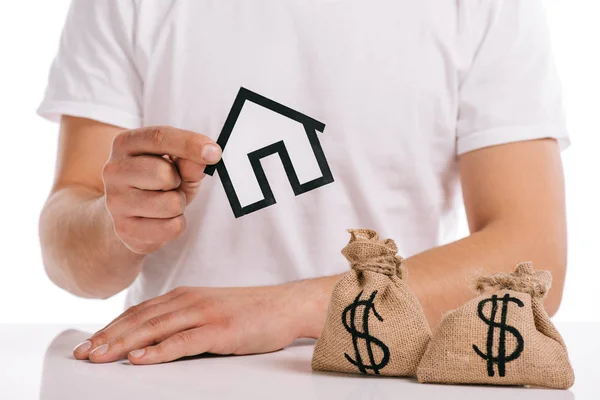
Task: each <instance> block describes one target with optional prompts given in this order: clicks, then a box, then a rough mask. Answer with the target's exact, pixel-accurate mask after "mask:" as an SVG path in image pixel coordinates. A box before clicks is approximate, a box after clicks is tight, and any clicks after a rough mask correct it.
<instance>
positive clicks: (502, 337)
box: [473, 293, 523, 376]
mask: <svg viewBox="0 0 600 400" xmlns="http://www.w3.org/2000/svg"><path fill="white" fill-rule="evenodd" d="M498 301H500V302H501V303H502V310H501V312H500V322H496V314H497V313H498ZM490 302H491V303H492V310H491V313H490V317H489V318H487V317H486V316H485V315H484V313H483V309H484V307H485V305H486V304H487V303H490ZM510 302H513V303H515V304H516V305H517V306H519V307H523V302H522V301H521V300H519V299H517V298H516V297H510V294H508V293H506V294H505V295H504V297H501V298H498V296H496V295H493V296H492V297H490V298H488V299H484V300H481V301H480V302H479V304H478V305H477V314H478V315H479V318H481V319H482V320H483V322H485V323H486V324H487V325H489V329H488V334H487V342H486V350H487V352H486V353H484V352H482V351H481V350H479V348H478V347H477V346H476V345H473V350H475V352H476V353H477V355H479V357H481V358H483V359H484V360H487V372H488V376H494V364H498V375H499V376H504V375H505V373H506V363H508V362H511V361H514V360H516V359H517V358H519V356H520V355H521V352H522V351H523V336H521V333H520V332H519V331H518V330H517V329H516V328H515V327H514V326H510V325H506V314H507V312H508V303H510ZM496 328H498V329H500V332H499V335H498V345H497V346H495V343H494V339H495V336H494V331H495V329H496ZM506 332H509V333H510V334H512V335H513V336H514V337H515V339H516V341H517V346H516V348H515V349H514V350H513V351H512V353H510V354H509V355H506ZM494 347H497V348H498V354H497V356H494V354H493V351H494Z"/></svg>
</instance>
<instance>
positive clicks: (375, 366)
mask: <svg viewBox="0 0 600 400" xmlns="http://www.w3.org/2000/svg"><path fill="white" fill-rule="evenodd" d="M362 294H363V292H360V293H359V294H358V296H356V298H355V299H354V302H353V303H352V304H350V305H349V306H348V307H346V308H345V309H344V312H343V313H342V323H343V324H344V327H345V328H346V330H347V331H348V332H350V334H351V335H352V344H353V345H354V354H355V355H354V359H353V358H352V357H350V356H349V355H348V354H347V353H344V356H346V359H347V360H348V361H349V362H350V363H351V364H352V365H355V366H356V367H357V368H358V370H359V371H360V372H361V373H363V374H367V371H373V373H374V374H376V375H379V370H381V369H382V368H383V367H385V366H386V365H387V364H388V362H389V361H390V350H389V349H388V347H387V346H386V345H385V344H384V343H383V342H382V341H381V340H379V339H377V338H376V337H374V336H371V335H369V313H370V312H371V311H373V315H375V317H376V318H377V319H378V320H379V321H381V322H383V318H381V316H380V315H379V314H378V313H377V310H375V304H373V299H375V296H376V295H377V290H375V291H373V293H371V296H370V297H369V299H368V300H361V299H360V297H361V296H362ZM359 307H364V309H363V312H362V318H359V321H356V317H357V310H358V308H359ZM348 317H349V318H348ZM357 325H362V331H361V330H358V329H357ZM359 339H361V341H360V344H361V345H364V347H365V350H363V352H362V354H364V353H365V352H366V353H367V355H368V358H369V360H368V362H367V363H366V364H365V362H364V361H363V359H362V356H361V351H360V349H359ZM373 345H375V346H377V347H379V349H380V350H381V353H382V357H381V360H379V362H376V360H375V355H374V353H373V347H372V346H373Z"/></svg>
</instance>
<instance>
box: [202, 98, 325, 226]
mask: <svg viewBox="0 0 600 400" xmlns="http://www.w3.org/2000/svg"><path fill="white" fill-rule="evenodd" d="M247 101H249V102H252V103H255V104H257V105H259V106H261V107H264V108H266V109H269V110H271V111H273V112H275V113H278V114H280V115H283V116H285V117H287V118H289V119H292V120H294V121H296V122H298V123H300V124H302V125H303V126H304V131H305V132H306V136H307V138H308V141H309V143H310V145H311V147H312V150H313V153H314V156H315V159H316V161H317V164H318V165H319V169H320V170H321V174H322V176H321V177H319V178H316V179H313V180H311V181H308V182H305V183H300V181H299V179H298V175H297V174H296V171H295V169H294V166H293V164H292V161H291V159H290V156H289V153H288V151H287V149H286V147H285V143H284V142H283V140H280V141H278V142H275V143H273V144H270V145H268V146H265V147H262V148H260V149H257V150H255V151H252V152H250V153H248V159H249V160H250V165H251V166H252V169H253V171H254V174H255V176H256V179H257V181H258V184H259V186H260V189H261V192H262V194H263V196H264V198H263V199H262V200H259V201H257V202H255V203H252V204H249V205H247V206H242V205H241V204H240V201H239V198H238V196H237V193H236V191H235V188H234V187H233V183H232V181H231V178H230V176H229V173H228V171H227V167H226V165H225V162H224V160H223V159H221V161H219V162H218V163H217V164H214V165H208V166H206V168H205V169H204V173H205V174H206V175H211V176H212V175H213V174H214V172H215V171H217V172H218V173H219V178H220V179H221V182H222V184H223V188H224V189H225V193H226V194H227V198H228V200H229V203H230V205H231V208H232V210H233V213H234V215H235V217H236V218H239V217H241V216H243V215H246V214H250V213H252V212H254V211H257V210H260V209H262V208H265V207H268V206H270V205H273V204H275V203H276V200H275V196H274V194H273V191H272V190H271V186H270V185H269V182H268V180H267V178H266V175H265V172H264V169H263V167H262V165H261V162H260V160H261V159H262V158H264V157H267V156H269V155H272V154H276V153H277V154H278V155H279V158H280V159H281V162H282V164H283V167H284V170H285V172H286V175H287V177H288V180H289V181H290V184H291V186H292V189H293V190H294V194H295V195H296V196H298V195H299V194H302V193H306V192H308V191H311V190H313V189H316V188H318V187H320V186H323V185H326V184H328V183H332V182H333V181H334V179H333V175H332V173H331V170H330V168H329V164H328V163H327V159H326V157H325V154H324V152H323V148H322V147H321V143H320V141H319V138H318V136H317V132H321V133H322V132H323V131H324V129H325V124H323V123H322V122H319V121H317V120H315V119H313V118H311V117H309V116H307V115H305V114H302V113H301V112H298V111H296V110H294V109H291V108H289V107H287V106H284V105H283V104H280V103H277V102H275V101H273V100H271V99H269V98H267V97H264V96H262V95H260V94H258V93H255V92H253V91H251V90H248V89H246V88H244V87H241V88H240V90H239V92H238V94H237V96H236V98H235V101H234V102H233V105H232V107H231V110H230V111H229V115H228V116H227V119H226V120H225V124H224V125H223V128H222V130H221V133H220V134H219V137H218V139H217V144H218V145H219V146H220V147H221V149H222V150H223V152H224V151H225V148H226V146H227V142H228V141H229V140H230V138H231V133H232V132H233V129H234V127H235V124H236V122H237V120H238V117H239V116H240V114H241V112H242V109H243V107H244V104H245V103H246V102H247Z"/></svg>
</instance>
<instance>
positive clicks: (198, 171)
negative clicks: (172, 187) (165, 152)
mask: <svg viewBox="0 0 600 400" xmlns="http://www.w3.org/2000/svg"><path fill="white" fill-rule="evenodd" d="M174 162H175V165H176V166H177V170H178V172H179V176H180V177H181V184H180V186H179V190H181V191H182V192H183V193H185V196H186V203H187V204H189V203H190V202H191V201H192V200H193V199H194V197H195V196H196V193H198V189H199V188H200V182H201V181H202V178H204V168H205V167H206V165H204V164H197V163H195V162H193V161H190V160H187V159H185V158H175V159H174Z"/></svg>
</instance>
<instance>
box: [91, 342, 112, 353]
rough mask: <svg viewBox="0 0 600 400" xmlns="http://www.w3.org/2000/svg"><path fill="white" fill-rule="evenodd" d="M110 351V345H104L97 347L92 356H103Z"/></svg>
mask: <svg viewBox="0 0 600 400" xmlns="http://www.w3.org/2000/svg"><path fill="white" fill-rule="evenodd" d="M107 351H108V343H104V344H103V345H102V346H98V347H96V348H95V349H94V350H92V352H91V353H90V354H93V355H95V356H101V355H102V354H104V353H106V352H107Z"/></svg>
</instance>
